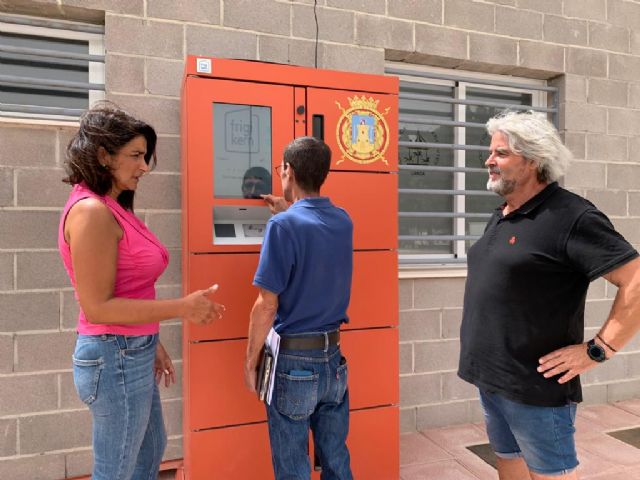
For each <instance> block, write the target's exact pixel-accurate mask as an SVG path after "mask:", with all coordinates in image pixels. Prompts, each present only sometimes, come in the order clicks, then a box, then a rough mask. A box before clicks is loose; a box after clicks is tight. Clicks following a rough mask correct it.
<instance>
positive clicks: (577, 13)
mask: <svg viewBox="0 0 640 480" xmlns="http://www.w3.org/2000/svg"><path fill="white" fill-rule="evenodd" d="M556 3H558V4H560V2H556ZM556 13H561V12H556ZM564 16H565V17H574V18H584V19H586V20H595V21H597V22H602V21H604V19H605V18H607V1H606V0H564ZM593 25H595V24H593V23H592V24H591V26H593ZM600 25H604V24H600Z"/></svg>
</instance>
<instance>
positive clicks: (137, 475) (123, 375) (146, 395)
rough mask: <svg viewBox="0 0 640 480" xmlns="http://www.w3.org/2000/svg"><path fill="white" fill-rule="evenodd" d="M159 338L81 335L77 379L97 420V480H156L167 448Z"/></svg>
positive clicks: (76, 356) (75, 362)
mask: <svg viewBox="0 0 640 480" xmlns="http://www.w3.org/2000/svg"><path fill="white" fill-rule="evenodd" d="M157 345H158V335H141V336H123V335H78V338H77V341H76V348H75V352H74V354H73V379H74V382H75V385H76V390H77V392H78V396H79V397H80V399H81V400H82V401H83V402H84V403H85V404H86V405H88V406H89V409H90V410H91V416H92V419H93V475H92V477H91V478H92V479H93V480H116V479H117V480H151V479H156V478H158V470H159V468H160V462H161V461H162V455H163V453H164V449H165V446H166V443H167V435H166V433H165V429H164V422H163V420H162V407H161V404H160V395H159V392H158V386H157V385H156V383H155V380H154V373H153V365H154V360H155V356H156V346H157Z"/></svg>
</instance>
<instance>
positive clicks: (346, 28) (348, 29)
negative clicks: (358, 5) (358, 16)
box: [291, 5, 355, 44]
mask: <svg viewBox="0 0 640 480" xmlns="http://www.w3.org/2000/svg"><path fill="white" fill-rule="evenodd" d="M316 11H317V15H318V39H319V40H321V41H322V40H329V41H331V42H336V43H349V44H351V43H353V39H354V23H355V21H354V12H351V11H345V10H335V9H330V8H322V7H318V8H317V9H316ZM291 26H292V35H293V36H294V37H302V38H311V39H314V40H315V38H316V21H315V18H314V16H313V7H310V6H307V5H293V10H292V22H291Z"/></svg>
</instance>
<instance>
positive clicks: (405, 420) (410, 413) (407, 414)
mask: <svg viewBox="0 0 640 480" xmlns="http://www.w3.org/2000/svg"><path fill="white" fill-rule="evenodd" d="M415 431H416V409H415V407H411V408H401V409H400V433H408V432H415Z"/></svg>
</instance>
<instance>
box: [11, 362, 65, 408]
mask: <svg viewBox="0 0 640 480" xmlns="http://www.w3.org/2000/svg"><path fill="white" fill-rule="evenodd" d="M41 361H42V358H41ZM57 406H58V378H57V376H56V375H52V374H42V375H19V376H15V377H6V378H3V379H2V395H0V412H2V414H3V415H19V414H27V413H35V412H43V411H46V410H55V409H56V408H57Z"/></svg>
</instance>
